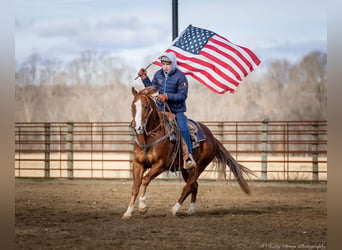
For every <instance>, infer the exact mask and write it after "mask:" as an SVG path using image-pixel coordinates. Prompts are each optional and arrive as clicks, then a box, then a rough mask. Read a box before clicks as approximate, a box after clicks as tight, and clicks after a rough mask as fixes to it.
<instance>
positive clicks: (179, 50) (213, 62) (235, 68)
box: [171, 46, 249, 82]
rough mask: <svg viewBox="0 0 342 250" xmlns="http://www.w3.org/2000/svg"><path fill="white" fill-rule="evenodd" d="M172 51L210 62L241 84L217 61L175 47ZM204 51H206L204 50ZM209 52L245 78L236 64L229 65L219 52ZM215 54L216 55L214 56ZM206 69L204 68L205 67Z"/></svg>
mask: <svg viewBox="0 0 342 250" xmlns="http://www.w3.org/2000/svg"><path fill="white" fill-rule="evenodd" d="M171 49H172V50H175V51H177V52H178V53H180V54H182V55H184V56H186V57H191V58H198V59H199V60H202V61H205V62H208V63H210V64H212V65H213V66H214V67H216V68H218V69H219V70H220V71H222V73H224V74H226V75H227V76H229V77H230V78H232V79H234V80H236V81H238V82H239V80H238V79H237V78H236V76H235V75H234V74H233V73H232V72H231V71H230V70H228V69H227V68H225V67H223V66H221V65H220V64H218V63H216V62H215V61H212V60H211V59H208V58H207V57H205V56H202V55H194V54H191V53H188V52H186V51H184V50H182V49H180V48H177V47H174V46H172V48H171ZM203 50H204V49H203ZM206 50H208V51H207V52H208V53H209V54H213V56H214V57H217V58H219V59H220V60H221V61H224V62H225V63H227V64H229V65H231V66H232V67H233V68H234V70H235V71H236V72H237V73H238V74H239V75H240V77H241V79H243V78H244V73H243V72H242V71H241V70H240V69H239V68H238V67H237V66H236V64H234V63H233V62H232V63H229V62H228V60H229V59H227V58H225V57H224V56H222V55H220V54H218V53H217V52H214V53H213V51H211V50H209V49H206ZM214 54H215V55H214ZM177 60H178V61H180V60H181V59H180V58H177ZM203 67H204V66H203ZM247 72H249V70H247Z"/></svg>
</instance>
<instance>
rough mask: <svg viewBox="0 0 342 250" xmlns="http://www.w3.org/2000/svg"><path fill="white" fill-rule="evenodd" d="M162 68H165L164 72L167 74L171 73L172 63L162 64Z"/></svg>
mask: <svg viewBox="0 0 342 250" xmlns="http://www.w3.org/2000/svg"><path fill="white" fill-rule="evenodd" d="M162 67H163V71H164V72H165V73H169V71H170V69H171V63H169V62H162Z"/></svg>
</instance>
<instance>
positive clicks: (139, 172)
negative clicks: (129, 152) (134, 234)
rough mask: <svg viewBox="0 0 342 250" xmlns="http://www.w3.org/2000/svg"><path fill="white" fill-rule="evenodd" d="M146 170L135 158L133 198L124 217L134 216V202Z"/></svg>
mask: <svg viewBox="0 0 342 250" xmlns="http://www.w3.org/2000/svg"><path fill="white" fill-rule="evenodd" d="M144 172H145V168H144V166H143V165H142V164H140V163H139V162H137V161H136V160H134V162H133V187H132V195H131V199H130V201H129V205H128V208H127V210H126V212H125V213H124V214H123V216H122V218H123V219H129V218H131V217H132V213H133V210H134V202H135V200H136V198H137V196H138V193H139V189H140V186H141V181H142V178H143V174H144Z"/></svg>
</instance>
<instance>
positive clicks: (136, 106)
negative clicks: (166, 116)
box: [131, 86, 158, 134]
mask: <svg viewBox="0 0 342 250" xmlns="http://www.w3.org/2000/svg"><path fill="white" fill-rule="evenodd" d="M157 91H158V88H156V87H152V86H151V87H147V88H145V89H143V90H141V91H140V92H137V91H136V90H135V88H134V87H132V94H133V95H134V99H133V102H132V107H131V108H132V117H133V120H132V124H131V126H132V128H133V129H134V130H135V131H136V133H137V134H143V133H144V132H146V126H147V123H148V121H149V119H150V117H151V114H152V112H153V111H155V112H158V108H157V106H156V104H155V102H154V100H153V99H152V97H151V95H153V94H155V93H156V92H157Z"/></svg>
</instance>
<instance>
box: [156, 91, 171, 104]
mask: <svg viewBox="0 0 342 250" xmlns="http://www.w3.org/2000/svg"><path fill="white" fill-rule="evenodd" d="M167 99H169V98H168V96H167V94H166V93H165V94H160V95H158V97H157V100H158V101H160V102H165V101H167Z"/></svg>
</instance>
